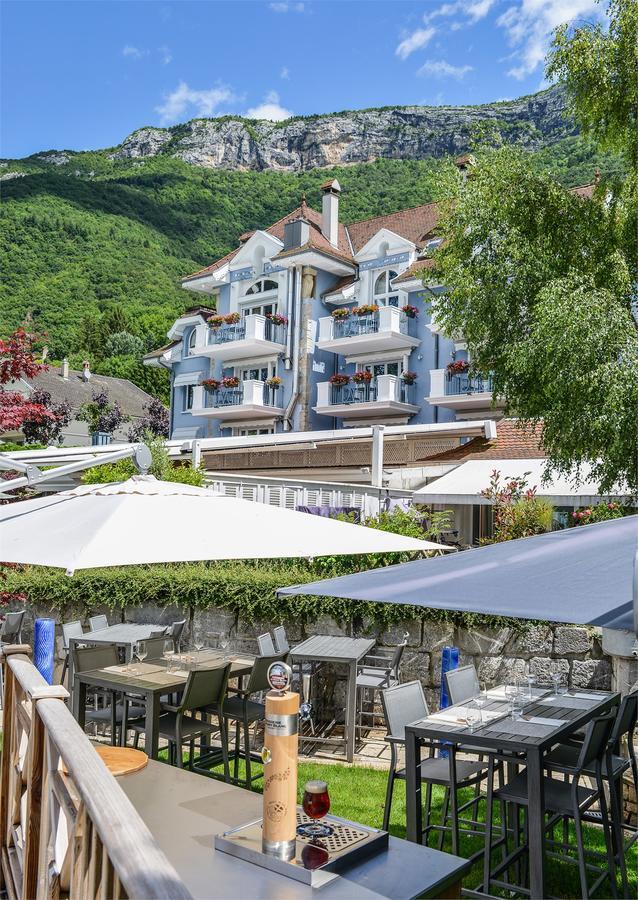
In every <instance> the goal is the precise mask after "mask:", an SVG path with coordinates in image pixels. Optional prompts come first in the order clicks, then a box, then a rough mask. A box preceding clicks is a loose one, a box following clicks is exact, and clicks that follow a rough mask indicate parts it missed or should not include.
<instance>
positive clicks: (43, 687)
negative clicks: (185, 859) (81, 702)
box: [0, 646, 191, 900]
mask: <svg viewBox="0 0 638 900" xmlns="http://www.w3.org/2000/svg"><path fill="white" fill-rule="evenodd" d="M29 654H30V648H29V647H28V646H15V647H5V648H4V652H3V653H1V654H0V661H1V662H2V663H3V664H4V666H5V680H4V702H3V716H4V723H3V725H4V727H3V731H4V734H3V750H2V767H1V772H0V836H1V873H2V881H3V887H4V890H5V891H6V893H7V895H8V897H9V900H45V898H62V897H69V898H72V900H75V898H77V900H85V898H87V900H88V898H91V900H111V898H112V900H120V898H165V900H169V898H170V900H186V898H190V897H191V895H190V894H189V892H188V891H187V889H186V887H185V885H184V884H183V882H182V881H181V879H180V877H179V875H178V874H177V872H176V871H175V870H174V869H173V867H172V866H171V864H170V863H169V861H168V860H167V859H166V857H165V856H164V854H163V853H162V851H161V850H160V848H159V847H158V845H157V844H156V843H155V840H154V839H153V836H152V834H151V833H150V831H149V830H148V828H147V827H146V825H145V824H144V822H143V821H142V819H141V818H140V816H139V815H138V813H137V811H136V810H135V807H134V806H133V805H132V804H131V801H130V800H129V799H128V797H127V796H126V795H125V794H124V792H123V791H122V789H121V788H120V786H119V785H118V783H117V781H116V780H115V778H114V777H113V775H111V773H110V772H109V770H108V769H107V768H106V766H105V765H104V763H103V762H102V760H101V758H100V757H99V756H98V754H97V753H96V752H95V750H94V749H93V747H92V746H91V744H90V742H89V740H88V739H87V737H86V735H85V734H84V732H83V731H82V730H81V728H80V727H79V725H78V724H77V722H76V721H75V719H74V718H73V716H72V715H71V713H70V711H69V709H68V708H67V706H66V703H65V700H66V698H67V697H68V693H67V691H66V690H65V689H64V688H63V687H61V686H60V685H49V684H47V683H46V681H45V680H44V678H43V677H42V676H41V675H40V673H39V672H38V671H37V669H36V668H35V667H34V666H33V664H32V663H31V660H30V657H29Z"/></svg>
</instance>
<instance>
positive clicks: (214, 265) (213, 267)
mask: <svg viewBox="0 0 638 900" xmlns="http://www.w3.org/2000/svg"><path fill="white" fill-rule="evenodd" d="M240 250H241V247H237V249H236V250H231V251H230V253H227V254H226V256H222V258H221V259H218V260H216V261H215V262H214V263H212V264H211V265H210V266H205V267H204V268H203V269H200V270H199V271H198V272H192V273H191V274H190V275H185V276H184V278H182V284H183V283H184V282H185V281H190V280H191V278H199V277H200V276H202V275H211V274H212V273H213V272H214V271H215V270H216V269H219V267H220V266H223V264H224V263H225V262H230V261H231V259H232V258H233V256H235V255H236V254H237V253H239V251H240Z"/></svg>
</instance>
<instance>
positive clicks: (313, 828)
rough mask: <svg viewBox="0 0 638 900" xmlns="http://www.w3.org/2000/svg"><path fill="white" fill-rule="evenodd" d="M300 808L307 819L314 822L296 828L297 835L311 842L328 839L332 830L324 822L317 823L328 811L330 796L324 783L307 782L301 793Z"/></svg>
mask: <svg viewBox="0 0 638 900" xmlns="http://www.w3.org/2000/svg"><path fill="white" fill-rule="evenodd" d="M301 805H302V807H303V811H304V812H305V814H306V815H307V816H308V818H309V819H314V820H315V821H314V822H312V823H310V824H303V825H298V826H297V834H299V835H301V836H302V837H309V838H311V839H312V840H315V839H316V838H321V837H328V836H329V835H331V834H332V832H333V828H332V827H331V826H330V825H328V824H327V823H326V822H319V821H318V820H319V819H321V818H323V817H324V816H325V815H326V814H327V813H328V811H329V809H330V795H329V794H328V785H327V783H326V782H325V781H307V782H306V785H305V787H304V792H303V801H302V804H301Z"/></svg>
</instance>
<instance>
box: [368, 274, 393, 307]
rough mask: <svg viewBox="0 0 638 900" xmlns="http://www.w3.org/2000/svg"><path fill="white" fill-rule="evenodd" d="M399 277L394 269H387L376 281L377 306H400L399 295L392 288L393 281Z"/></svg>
mask: <svg viewBox="0 0 638 900" xmlns="http://www.w3.org/2000/svg"><path fill="white" fill-rule="evenodd" d="M396 277H397V273H396V272H395V271H394V270H393V269H386V270H385V272H381V274H380V275H377V277H376V278H375V280H374V292H373V303H376V305H377V306H398V305H399V294H398V292H397V291H396V290H394V289H393V288H392V284H391V281H392V279H393V278H396Z"/></svg>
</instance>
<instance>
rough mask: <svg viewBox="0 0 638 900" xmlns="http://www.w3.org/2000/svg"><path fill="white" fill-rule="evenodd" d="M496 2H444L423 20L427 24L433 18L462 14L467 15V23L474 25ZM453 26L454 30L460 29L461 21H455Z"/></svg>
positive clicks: (478, 0) (482, 0) (477, 0)
mask: <svg viewBox="0 0 638 900" xmlns="http://www.w3.org/2000/svg"><path fill="white" fill-rule="evenodd" d="M495 2H496V0H456V2H455V3H443V4H442V5H441V6H439V7H437V8H436V9H434V10H432V12H431V13H425V15H424V16H423V21H424V22H425V23H426V24H427V23H428V22H431V21H432V20H433V19H439V18H445V17H448V16H456V15H460V16H465V17H466V19H467V22H466V24H468V25H474V24H475V23H476V22H479V21H480V20H481V19H484V18H485V16H486V15H487V14H488V13H489V11H490V10H491V8H492V7H493V6H494V4H495ZM451 27H452V29H453V30H454V31H458V29H459V28H460V27H461V23H460V22H454V23H453V25H452V26H451Z"/></svg>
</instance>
